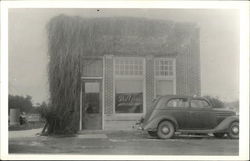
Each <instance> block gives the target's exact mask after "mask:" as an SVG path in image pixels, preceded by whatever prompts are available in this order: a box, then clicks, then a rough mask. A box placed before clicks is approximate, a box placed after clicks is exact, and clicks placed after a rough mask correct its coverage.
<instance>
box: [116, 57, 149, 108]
mask: <svg viewBox="0 0 250 161" xmlns="http://www.w3.org/2000/svg"><path fill="white" fill-rule="evenodd" d="M143 72H144V67H143V59H141V58H128V57H126V58H120V57H119V58H116V59H115V113H143V82H144V81H143V80H144V77H143Z"/></svg>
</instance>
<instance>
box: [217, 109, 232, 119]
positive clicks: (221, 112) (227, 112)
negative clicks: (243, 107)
mask: <svg viewBox="0 0 250 161" xmlns="http://www.w3.org/2000/svg"><path fill="white" fill-rule="evenodd" d="M213 110H214V111H215V113H216V116H220V117H222V116H224V117H227V116H233V115H236V113H235V112H234V111H233V110H230V109H227V108H214V109H213Z"/></svg>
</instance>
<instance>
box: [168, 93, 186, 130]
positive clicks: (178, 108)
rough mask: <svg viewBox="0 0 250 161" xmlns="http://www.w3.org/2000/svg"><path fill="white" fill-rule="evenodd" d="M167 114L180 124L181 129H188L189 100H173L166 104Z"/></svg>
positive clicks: (182, 98) (181, 98)
mask: <svg viewBox="0 0 250 161" xmlns="http://www.w3.org/2000/svg"><path fill="white" fill-rule="evenodd" d="M166 106H167V108H166V113H167V114H168V115H170V116H171V117H174V118H175V119H176V121H177V123H178V126H179V129H187V128H188V127H187V125H188V124H187V119H188V107H189V101H188V98H184V97H180V98H172V99H169V100H168V101H167V102H166Z"/></svg>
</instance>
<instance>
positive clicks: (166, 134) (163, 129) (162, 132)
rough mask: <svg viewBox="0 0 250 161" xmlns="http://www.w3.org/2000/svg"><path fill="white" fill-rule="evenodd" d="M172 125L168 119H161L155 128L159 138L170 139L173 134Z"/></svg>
mask: <svg viewBox="0 0 250 161" xmlns="http://www.w3.org/2000/svg"><path fill="white" fill-rule="evenodd" d="M174 133H175V129H174V125H173V123H172V122H170V121H163V122H161V123H160V124H159V126H158V129H157V136H158V137H159V138H160V139H170V138H172V137H173V136H174Z"/></svg>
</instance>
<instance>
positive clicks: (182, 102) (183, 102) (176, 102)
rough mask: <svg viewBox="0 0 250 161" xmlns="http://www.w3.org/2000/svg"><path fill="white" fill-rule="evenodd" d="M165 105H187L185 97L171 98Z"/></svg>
mask: <svg viewBox="0 0 250 161" xmlns="http://www.w3.org/2000/svg"><path fill="white" fill-rule="evenodd" d="M167 107H185V108H187V107H188V99H186V98H177V99H171V100H169V101H168V103H167Z"/></svg>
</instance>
